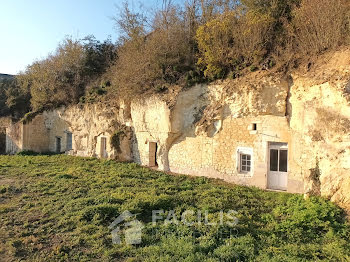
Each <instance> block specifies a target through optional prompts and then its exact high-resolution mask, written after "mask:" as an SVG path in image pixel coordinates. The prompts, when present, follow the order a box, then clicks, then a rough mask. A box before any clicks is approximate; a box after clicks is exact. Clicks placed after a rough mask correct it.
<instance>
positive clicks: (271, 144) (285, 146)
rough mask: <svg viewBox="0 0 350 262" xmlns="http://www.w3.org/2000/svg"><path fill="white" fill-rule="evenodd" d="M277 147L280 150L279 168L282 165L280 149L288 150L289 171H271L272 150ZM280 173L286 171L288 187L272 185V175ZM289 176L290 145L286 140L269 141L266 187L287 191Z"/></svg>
mask: <svg viewBox="0 0 350 262" xmlns="http://www.w3.org/2000/svg"><path fill="white" fill-rule="evenodd" d="M271 149H275V150H278V160H277V164H278V169H279V166H280V150H287V172H280V171H270V150H271ZM280 173H285V176H286V180H287V181H286V187H281V186H277V187H271V185H270V178H271V177H270V176H271V174H272V175H279V174H280ZM288 176H289V145H288V143H286V142H268V143H267V175H266V188H267V189H271V190H280V191H287V190H288Z"/></svg>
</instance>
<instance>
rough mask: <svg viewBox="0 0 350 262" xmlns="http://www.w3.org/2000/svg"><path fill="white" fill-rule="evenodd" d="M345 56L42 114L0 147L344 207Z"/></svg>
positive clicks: (348, 95) (348, 154) (17, 127)
mask: <svg viewBox="0 0 350 262" xmlns="http://www.w3.org/2000/svg"><path fill="white" fill-rule="evenodd" d="M344 57H347V58H350V52H346V53H344V52H342V53H336V54H334V55H332V56H331V57H329V59H328V62H327V63H326V64H325V63H321V62H320V64H316V65H315V69H313V70H314V71H312V70H310V71H306V70H305V72H303V71H302V70H299V71H298V72H295V73H293V74H291V75H279V74H269V73H268V72H255V73H251V74H250V75H248V76H245V77H241V78H239V79H235V80H226V81H218V82H216V83H214V84H211V85H196V86H194V87H192V88H190V89H186V90H183V91H181V92H180V93H178V94H177V95H176V98H174V101H173V102H172V103H169V101H167V100H166V99H164V97H162V96H161V95H154V96H152V97H148V98H144V99H140V100H137V101H133V102H131V103H125V102H120V101H119V102H116V103H115V104H113V105H107V104H103V105H84V106H71V107H68V108H59V109H56V110H53V111H46V112H44V113H42V114H39V115H37V116H35V117H34V118H33V119H32V120H30V121H27V122H26V123H24V122H19V123H15V124H13V125H11V126H9V127H8V128H7V131H6V151H7V153H9V154H13V153H16V152H19V151H22V150H33V151H38V152H47V151H50V152H57V153H64V152H65V153H67V154H71V155H77V156H93V157H101V158H111V159H117V160H120V161H134V162H136V163H139V164H141V165H145V166H151V167H157V168H158V169H160V170H164V171H171V172H176V173H183V174H189V175H195V176H207V177H212V178H219V179H223V180H225V181H228V182H233V183H237V184H243V185H251V186H257V187H260V188H263V189H273V190H283V191H287V192H292V193H305V194H312V193H321V194H322V195H325V196H327V197H329V198H331V199H332V200H334V201H337V202H338V203H340V204H341V205H343V206H350V197H349V195H348V194H347V192H348V190H349V189H350V178H349V170H350V132H349V128H350V106H349V101H350V88H349V86H350V85H349V80H350V74H349V72H350V70H349V69H350V68H349V65H350V63H349V60H350V59H344Z"/></svg>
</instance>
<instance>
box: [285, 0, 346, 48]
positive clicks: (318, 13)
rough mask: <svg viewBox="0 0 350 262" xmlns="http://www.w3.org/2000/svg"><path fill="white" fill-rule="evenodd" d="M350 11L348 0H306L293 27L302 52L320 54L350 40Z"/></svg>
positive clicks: (296, 12)
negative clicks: (349, 37)
mask: <svg viewBox="0 0 350 262" xmlns="http://www.w3.org/2000/svg"><path fill="white" fill-rule="evenodd" d="M349 11H350V5H349V2H348V1H346V0H332V1H329V0H303V1H302V2H301V5H300V7H297V8H295V9H294V11H293V21H292V27H291V28H290V33H291V34H292V35H294V37H295V43H296V45H297V47H298V52H301V53H308V54H317V53H319V52H322V51H324V50H327V49H331V48H334V47H337V46H339V45H341V44H345V43H347V40H348V39H347V38H348V33H349V32H348V30H349V28H348V22H349Z"/></svg>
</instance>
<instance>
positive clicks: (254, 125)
mask: <svg viewBox="0 0 350 262" xmlns="http://www.w3.org/2000/svg"><path fill="white" fill-rule="evenodd" d="M252 130H253V131H256V130H258V124H257V123H254V124H253V128H252Z"/></svg>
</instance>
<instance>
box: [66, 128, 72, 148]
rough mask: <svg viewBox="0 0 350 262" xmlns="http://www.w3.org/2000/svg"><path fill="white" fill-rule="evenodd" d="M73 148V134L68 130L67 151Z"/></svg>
mask: <svg viewBox="0 0 350 262" xmlns="http://www.w3.org/2000/svg"><path fill="white" fill-rule="evenodd" d="M72 149H73V134H72V133H70V132H68V133H67V145H66V151H69V150H72Z"/></svg>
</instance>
